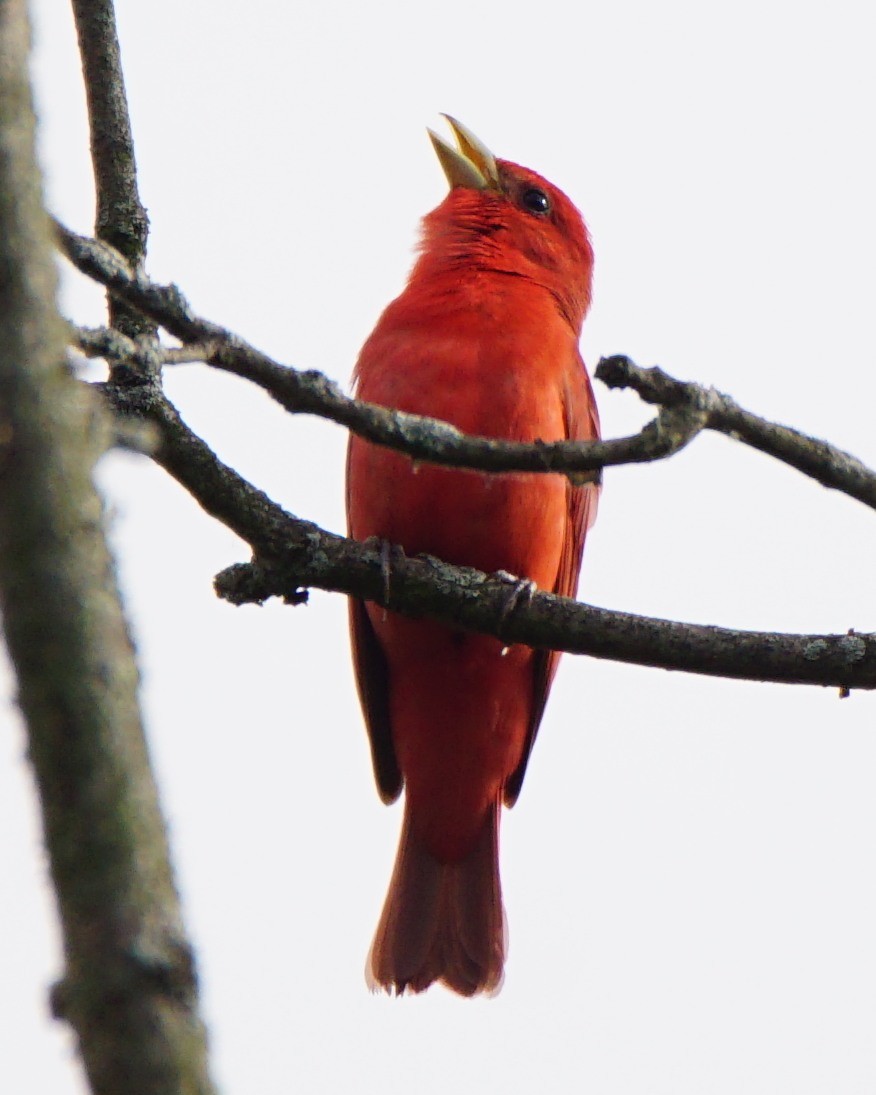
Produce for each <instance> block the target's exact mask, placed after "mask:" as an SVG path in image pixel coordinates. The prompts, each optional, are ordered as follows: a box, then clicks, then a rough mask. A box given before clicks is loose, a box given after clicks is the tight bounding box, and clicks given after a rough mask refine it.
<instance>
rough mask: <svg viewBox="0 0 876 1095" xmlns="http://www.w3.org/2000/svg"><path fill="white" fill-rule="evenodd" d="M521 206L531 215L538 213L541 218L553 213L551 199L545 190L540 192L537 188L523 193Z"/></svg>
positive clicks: (533, 187)
mask: <svg viewBox="0 0 876 1095" xmlns="http://www.w3.org/2000/svg"><path fill="white" fill-rule="evenodd" d="M520 204H521V205H522V206H523V208H524V209H528V210H529V212H530V213H536V214H538V215H540V216H544V215H545V214H546V213H550V211H551V202H550V198H549V197H548V196H547V194H545V192H544V191H543V190H539V189H538V187H535V186H531V187H530V188H529V189H528V190H524V191H523V193H522V194H521V195H520Z"/></svg>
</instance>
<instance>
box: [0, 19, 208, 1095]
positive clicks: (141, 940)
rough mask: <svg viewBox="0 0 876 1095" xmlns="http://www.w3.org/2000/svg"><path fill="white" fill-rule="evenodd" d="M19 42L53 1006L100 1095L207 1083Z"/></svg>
mask: <svg viewBox="0 0 876 1095" xmlns="http://www.w3.org/2000/svg"><path fill="white" fill-rule="evenodd" d="M28 45H29V28H28V24H27V16H26V5H25V0H3V3H0V609H2V623H3V632H4V636H5V640H6V643H7V645H8V648H9V652H10V656H11V659H12V663H13V666H14V669H15V673H16V677H17V681H18V702H19V704H20V707H21V710H22V713H23V715H24V719H25V723H26V727H27V735H28V757H29V759H30V762H31V764H32V765H33V769H34V774H35V777H36V783H37V788H38V792H39V800H40V808H41V811H42V822H43V832H44V839H45V844H46V849H47V853H48V860H49V866H50V870H51V874H52V880H53V883H54V888H55V893H56V895H57V901H58V906H59V911H60V918H61V926H62V932H63V941H64V958H65V972H64V978H63V981H62V982H61V983H60V984H59V985H58V986H57V988H56V990H55V992H54V996H53V1005H54V1009H55V1013H56V1014H57V1015H59V1016H63V1017H64V1018H66V1019H67V1020H69V1022H70V1023H71V1024H72V1026H73V1028H74V1030H75V1032H76V1035H77V1038H78V1044H79V1049H80V1052H81V1055H82V1060H83V1063H84V1067H85V1070H86V1073H87V1075H88V1079H89V1082H90V1085H91V1089H92V1091H94V1092H95V1093H98V1095H116V1093H118V1092H130V1093H131V1095H179V1093H180V1092H182V1091H185V1092H187V1093H190V1095H209V1093H210V1092H212V1090H213V1089H212V1086H211V1083H210V1080H209V1077H208V1075H207V1065H206V1049H205V1034H204V1029H203V1026H202V1023H201V1020H200V1018H199V1015H198V1010H197V984H196V974H195V968H194V962H193V958H192V952H191V948H190V945H189V943H188V941H187V938H186V936H185V932H184V929H183V925H182V921H181V916H180V909H179V902H178V898H177V894H176V891H175V886H174V880H173V876H172V871H171V867H170V863H169V857H168V848H167V839H166V833H165V828H164V822H163V818H162V815H161V810H160V806H159V802H158V797H157V793H156V789H155V785H154V781H153V779H152V773H151V770H150V765H149V757H148V751H147V747H146V742H145V739H144V734H143V727H142V724H141V719H140V713H139V709H138V704H137V688H138V678H137V670H136V665H135V661H134V655H133V650H132V645H131V640H130V636H129V633H128V630H127V625H126V621H125V619H124V616H123V613H122V609H121V605H120V602H119V594H118V588H117V582H116V576H115V571H114V567H113V562H112V559H111V557H110V555H109V551H108V549H107V545H106V541H105V538H104V534H103V522H102V518H103V513H102V507H101V502H100V498H99V496H98V494H97V492H96V491H95V488H94V484H93V482H92V469H93V464H94V460H95V457H96V455H97V453H98V451H99V449H100V446H101V444H102V440H103V439H102V436H101V434H102V432H103V431H102V430H101V429H100V428H99V427H100V425H101V423H102V422H103V421H104V419H105V413H103V412H102V408H99V407H96V406H95V400H94V398H93V396H91V395H90V393H89V392H88V390H87V389H86V388H85V386H84V385H81V384H79V383H78V382H77V381H76V380H75V379H74V378H73V377H72V376H71V374H70V372H69V369H68V367H67V363H66V361H65V343H66V339H67V331H66V329H65V325H64V324H63V322H62V320H61V318H60V316H59V315H58V312H57V308H56V304H55V289H56V285H55V270H54V261H53V259H54V255H53V248H52V243H53V240H52V229H51V223H50V221H49V219H48V217H47V216H46V213H45V211H44V208H43V202H42V193H41V182H40V178H39V174H38V171H37V167H36V161H35V156H34V118H33V108H32V102H31V94H30V88H29V85H28V80H27V52H28ZM99 411H100V412H102V413H100V414H99V413H98V412H99ZM96 427H97V428H96Z"/></svg>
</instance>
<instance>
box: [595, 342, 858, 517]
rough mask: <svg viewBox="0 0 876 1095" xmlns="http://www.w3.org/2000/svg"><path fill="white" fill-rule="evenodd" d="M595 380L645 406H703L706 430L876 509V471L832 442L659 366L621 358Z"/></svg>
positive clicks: (607, 362)
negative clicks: (770, 418)
mask: <svg viewBox="0 0 876 1095" xmlns="http://www.w3.org/2000/svg"><path fill="white" fill-rule="evenodd" d="M596 376H597V378H598V379H599V380H601V381H602V382H603V384H605V385H606V386H607V387H609V388H633V389H635V391H636V392H637V393H638V394H639V396H640V397H641V398H642V399H643V400H644V401H645V402H646V403H656V404H658V405H659V406H661V407H664V408H668V407H690V406H694V407H701V408H703V410H704V412H705V414H706V424H705V428H706V429H709V430H716V431H718V432H719V433H723V434H726V435H727V436H728V437H732V438H734V439H735V440H737V441H742V442H743V443H744V444H746V445H750V446H751V447H752V448H754V449H758V450H759V451H760V452H763V453H766V454H767V455H768V456H773V457H775V458H776V460H781V461H782V463H784V464H789V465H790V466H791V467H792V468H796V469H797V471H801V472H803V474H804V475H808V476H809V477H810V478H812V479H817V480H818V482H819V483H821V484H822V485H823V486H825V487H832V488H833V489H834V490H839V491H842V493H843V494H847V495H849V497H850V498H855V499H857V500H858V501H859V502H863V503H864V505H865V506H869V507H870V508H871V509H876V473H874V472H873V471H872V469H870V468H868V467H867V465H866V464H864V463H862V462H861V461H860V460H858V459H857V457H855V456H852V455H851V454H850V453H847V452H844V451H843V450H842V449H838V448H837V447H836V446H835V445H831V444H829V443H828V442H827V441H821V440H819V439H818V438H817V437H810V436H809V435H808V434H805V433H802V432H801V431H800V430H794V429H791V428H790V427H789V426H780V425H778V424H777V423H775V422H768V421H767V420H766V419H764V418H758V416H757V415H754V414H752V413H751V411H746V410H744V409H743V408H742V407H740V406H739V404H738V403H737V402H736V401H735V400H733V399H731V398H730V396H729V395H724V394H723V393H722V392H716V391H715V389H714V388H704V387H702V386H701V385H699V384H691V383H689V382H686V381H681V380H675V379H674V378H673V377H671V376H668V375H667V374H666V373H665V372H664V371H663V370H662V369H659V368H653V369H643V368H641V367H640V366H638V365H635V364H633V362H632V361H630V359H629V358H628V357H623V356H621V355H618V356H616V357H606V358H603V359H602V361H600V363H599V365H598V367H597V369H596Z"/></svg>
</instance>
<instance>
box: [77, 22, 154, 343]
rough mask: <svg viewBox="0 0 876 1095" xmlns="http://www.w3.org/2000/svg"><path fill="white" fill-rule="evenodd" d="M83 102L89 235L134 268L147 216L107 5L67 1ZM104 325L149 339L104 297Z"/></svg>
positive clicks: (135, 313)
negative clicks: (92, 200) (91, 218)
mask: <svg viewBox="0 0 876 1095" xmlns="http://www.w3.org/2000/svg"><path fill="white" fill-rule="evenodd" d="M72 3H73V16H74V18H75V20H76V34H77V36H78V38H79V53H80V56H81V58H82V74H83V77H84V81H85V94H86V98H87V101H88V125H89V130H90V133H91V160H92V164H93V166H94V182H95V191H96V200H97V210H96V216H95V235H96V236H97V238H98V239H100V240H103V241H104V242H106V243H108V244H109V245H110V246H111V247H114V248H115V249H116V250H117V251H119V252H120V253H121V254H122V255H124V257H125V258H126V259H127V261H128V262H129V263H130V264H131V265H132V266H133V267H134V268H135V269H136V268H138V267H139V266H140V265H141V264H142V262H143V259H144V257H145V254H146V240H147V238H148V235H149V217H148V215H147V213H146V210H145V209H144V207H143V205H142V203H141V202H140V194H139V191H138V188H137V164H136V160H135V158H134V138H133V135H132V133H131V119H130V116H129V113H128V100H127V96H126V94H125V80H124V76H123V74H122V61H121V54H120V52H119V39H118V33H117V31H116V17H115V11H114V10H113V3H112V0H72ZM107 303H108V305H109V314H110V322H111V324H112V325H113V327H118V329H119V330H120V331H123V332H124V333H125V334H126V335H130V336H131V337H134V338H136V337H137V336H138V335H148V334H152V335H154V334H155V327H154V325H153V324H152V323H151V322H149V320H148V319H147V318H146V317H144V315H143V313H142V312H141V311H140V310H139V309H136V308H131V307H130V306H129V305H127V304H126V303H125V302H123V301H119V300H118V299H116V298H113V297H112V296H108V301H107Z"/></svg>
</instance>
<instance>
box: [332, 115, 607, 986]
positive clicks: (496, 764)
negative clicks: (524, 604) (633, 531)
mask: <svg viewBox="0 0 876 1095" xmlns="http://www.w3.org/2000/svg"><path fill="white" fill-rule="evenodd" d="M451 125H452V127H453V129H454V133H455V134H456V136H457V140H458V142H459V145H460V151H459V152H457V151H456V150H453V149H449V148H447V147H446V146H443V145H441V144H440V142H439V143H438V145H436V147H437V149H438V152H439V155H440V157H441V159H442V162H443V163H444V166H445V170H446V171H447V173H448V176H449V178H450V180H451V184H452V189H451V191H450V193H449V194H448V195H447V197H446V198H445V200H444V201H443V202H442V203H441V204H440V205H439V206H438V208H437V209H435V210H434V211H433V212H432V213H430V214H429V215H428V216H427V217H426V218H425V220H424V230H423V239H422V244H421V249H420V250H421V253H420V257H419V259H418V261H417V263H416V264H415V266H414V269H413V271H412V273H411V275H410V278H409V281H408V284H407V287H406V288H405V290H404V292H403V293H402V294H401V296H400V297H398V299H396V300H395V301H393V303H392V304H390V305H389V307H388V308H387V309H386V311H385V312H384V313H383V315H382V316H381V318H380V320H379V321H378V323H377V326H376V328H375V329H374V331H373V333H372V334H371V336H370V338H369V339H368V341H367V342H366V343H365V345H364V347H363V349H362V352H361V355H360V357H359V361H358V364H357V367H356V395H357V396H358V397H359V398H360V399H363V400H367V401H369V402H373V403H379V404H383V405H385V406H388V407H393V408H397V409H399V410H404V411H411V412H415V413H417V414H424V415H430V416H432V417H435V418H441V419H444V420H446V421H448V422H451V423H452V424H453V425H455V426H457V427H458V428H459V429H461V430H464V431H465V432H466V433H470V434H477V435H480V436H484V437H499V438H507V439H513V440H517V441H536V440H539V439H541V440H545V441H553V440H560V439H563V438H571V439H575V440H588V439H592V438H596V437H598V436H599V420H598V416H597V412H596V406H595V403H594V400H593V394H592V391H591V388H590V383H589V381H588V378H587V374H586V372H585V369H584V365H583V363H582V361H581V357H580V354H579V351H578V339H579V336H580V331H581V324H582V321H583V319H584V316H585V314H586V312H587V309H588V307H589V304H590V285H591V271H592V264H593V257H592V251H591V248H590V241H589V237H588V234H587V230H586V228H585V226H584V223H583V221H582V219H581V216H580V214H579V213H578V211H577V210H576V209H575V207H574V206H573V205H572V203H571V202H570V201H569V199H568V198H567V197H566V196H565V195H564V194H563V193H562V192H561V191H559V190H558V189H557V188H556V187H554V186H552V185H551V184H550V183H548V182H546V181H545V180H544V179H542V178H541V177H540V176H539V175H537V174H535V173H534V172H532V171H529V170H527V169H526V168H522V167H518V166H517V165H515V164H511V163H507V162H505V161H496V160H493V159H492V157H491V156H490V154H489V153H488V152H487V150H486V149H484V148H483V146H482V145H480V144H479V142H476V139H475V138H473V136H472V135H471V134H470V133H469V132H468V131H467V130H465V129H464V127H462V126H460V125H459V123H457V122H454V121H452V120H451ZM433 139H434V138H433ZM453 157H457V158H458V159H459V161H465V162H457V160H455V159H453ZM471 165H473V170H474V172H475V174H470V173H467V172H469V170H470V167H471ZM596 493H597V492H596V488H595V487H593V486H573V485H572V484H570V482H569V480H568V479H567V478H566V477H564V476H561V475H535V474H518V473H508V474H501V475H485V474H482V473H479V472H469V471H460V470H453V469H446V468H439V467H436V466H434V465H419V466H415V465H414V464H413V463H412V461H411V460H410V459H409V458H408V457H406V456H403V455H401V454H399V453H396V452H393V451H392V450H390V449H386V448H381V447H379V446H375V445H372V444H370V443H368V442H365V441H362V440H361V439H359V438H357V437H355V436H354V437H352V438H351V441H350V447H349V454H348V480H347V510H348V522H349V531H350V535H351V536H353V537H355V538H356V539H357V540H365V539H368V538H369V537H379V538H380V539H382V540H385V541H388V542H389V543H392V544H399V545H401V547H402V548H403V549H404V550H405V552H406V553H407V554H409V555H413V554H417V553H420V552H427V553H429V554H431V555H435V556H438V557H439V558H442V559H444V560H446V561H448V562H450V563H456V564H460V565H466V566H473V567H477V568H478V569H480V570H484V571H488V572H492V571H497V570H504V571H506V572H508V573H510V574H513V575H517V576H520V577H521V578H526V579H530V580H531V581H533V582H535V584H536V585H537V586H538V587H539V588H540V589H545V590H550V591H554V592H556V593H560V594H563V595H566V596H573V595H574V594H575V591H576V588H577V584H578V572H579V568H580V563H581V552H582V549H583V544H584V536H585V533H586V530H587V528H588V526H589V525H590V524H591V523H592V520H593V518H594V516H595V508H596ZM350 618H351V631H352V640H353V655H354V662H355V666H356V675H357V682H358V686H359V692H360V697H361V699H362V705H363V709H364V713H365V719H366V722H367V724H368V730H369V734H370V738H371V748H372V757H373V760H374V769H375V775H376V778H377V783H378V788H379V790H380V793H381V796H382V797H383V799H384V800H385V801H387V802H389V801H392V800H393V799H394V798H395V797H396V796H397V795H398V794H399V792H400V790H401V788H402V785H404V787H405V796H406V801H405V812H404V822H403V828H402V836H401V843H400V847H399V853H398V858H397V861H396V866H395V870H394V873H393V876H392V882H391V884H390V890H389V895H388V897H387V900H386V905H385V907H384V911H383V915H382V917H381V921H380V924H379V926H378V929H377V934H376V936H375V940H374V944H373V946H372V949H371V954H370V956H369V981H370V983H371V984H372V985H373V986H374V987H382V988H385V989H387V990H388V991H396V992H404V991H406V990H407V991H414V992H418V991H421V990H423V989H425V988H427V987H428V985H429V984H431V983H432V982H433V981H442V982H444V983H445V984H446V985H448V986H449V987H450V988H451V989H454V990H455V991H456V992H459V993H462V994H463V995H467V996H468V995H472V994H474V993H477V992H491V991H495V990H496V989H497V988H498V986H499V985H500V983H501V979H502V971H503V965H504V955H505V930H504V913H503V909H502V901H501V891H500V884H499V869H498V827H499V811H500V805H501V803H502V802H503V801H504V802H505V803H506V804H508V805H511V804H513V802H514V801H515V799H516V797H517V794H518V793H519V790H520V785H521V783H522V780H523V775H524V772H525V769H526V763H527V759H528V756H529V751H530V749H531V747H532V742H533V739H534V737H535V734H536V732H537V730H538V724H539V722H540V720H541V716H542V712H543V710H544V704H545V701H546V699H547V694H548V691H549V689H550V685H551V681H552V679H553V676H554V672H555V670H556V666H557V661H558V657H559V655H558V654H556V653H552V652H547V651H537V650H532V649H530V648H529V647H524V646H514V647H512V648H510V649H509V650H503V648H502V644H501V643H500V642H498V641H497V640H495V639H492V638H489V637H486V636H483V635H475V634H471V633H468V632H464V631H461V630H459V631H457V630H454V629H452V628H450V627H447V626H445V625H442V624H437V623H433V622H431V621H427V620H412V619H407V618H404V617H402V616H399V615H396V614H395V613H392V612H385V611H384V610H383V609H381V608H379V607H377V606H374V605H371V604H365V603H363V602H358V601H351V605H350Z"/></svg>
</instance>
